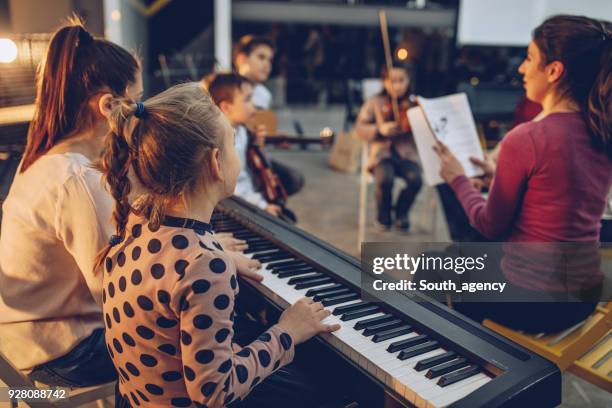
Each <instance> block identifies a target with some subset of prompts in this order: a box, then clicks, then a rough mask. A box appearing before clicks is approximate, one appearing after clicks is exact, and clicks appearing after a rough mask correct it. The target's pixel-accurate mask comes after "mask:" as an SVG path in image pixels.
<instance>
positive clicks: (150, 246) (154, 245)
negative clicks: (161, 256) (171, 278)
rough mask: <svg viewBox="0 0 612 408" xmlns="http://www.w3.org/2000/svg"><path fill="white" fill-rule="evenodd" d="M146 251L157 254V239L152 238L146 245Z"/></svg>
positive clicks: (158, 244) (158, 242) (159, 246)
mask: <svg viewBox="0 0 612 408" xmlns="http://www.w3.org/2000/svg"><path fill="white" fill-rule="evenodd" d="M147 250H148V251H149V252H150V253H152V254H156V253H158V252H159V251H160V250H161V242H160V241H159V239H157V238H153V239H152V240H150V241H149V243H148V244H147Z"/></svg>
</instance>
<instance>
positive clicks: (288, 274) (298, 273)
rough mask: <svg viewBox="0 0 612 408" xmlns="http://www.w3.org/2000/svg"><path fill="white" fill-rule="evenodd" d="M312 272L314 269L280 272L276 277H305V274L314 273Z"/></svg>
mask: <svg viewBox="0 0 612 408" xmlns="http://www.w3.org/2000/svg"><path fill="white" fill-rule="evenodd" d="M314 272H316V270H315V269H312V268H306V269H298V270H293V271H286V272H280V273H279V274H278V275H277V276H278V277H279V278H281V279H283V278H289V277H292V276H302V275H307V274H310V273H314Z"/></svg>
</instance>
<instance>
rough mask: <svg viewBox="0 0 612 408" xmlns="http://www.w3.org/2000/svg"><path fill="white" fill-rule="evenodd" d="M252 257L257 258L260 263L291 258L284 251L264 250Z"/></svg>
mask: <svg viewBox="0 0 612 408" xmlns="http://www.w3.org/2000/svg"><path fill="white" fill-rule="evenodd" d="M253 259H257V260H258V261H259V262H261V263H267V262H271V261H280V260H281V259H291V255H289V254H288V253H286V252H272V253H267V252H266V253H257V254H255V255H253Z"/></svg>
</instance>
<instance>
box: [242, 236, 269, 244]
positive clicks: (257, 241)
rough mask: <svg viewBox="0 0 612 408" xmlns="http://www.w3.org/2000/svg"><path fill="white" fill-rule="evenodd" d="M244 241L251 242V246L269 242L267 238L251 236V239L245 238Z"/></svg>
mask: <svg viewBox="0 0 612 408" xmlns="http://www.w3.org/2000/svg"><path fill="white" fill-rule="evenodd" d="M243 241H246V243H247V244H249V246H254V245H262V244H265V243H267V242H269V241H268V240H267V239H264V238H250V239H245V240H243Z"/></svg>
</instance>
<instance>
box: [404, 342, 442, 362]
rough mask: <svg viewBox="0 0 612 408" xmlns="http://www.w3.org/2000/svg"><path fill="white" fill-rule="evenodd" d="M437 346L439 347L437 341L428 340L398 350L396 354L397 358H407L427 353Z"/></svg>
mask: <svg viewBox="0 0 612 408" xmlns="http://www.w3.org/2000/svg"><path fill="white" fill-rule="evenodd" d="M437 348H440V345H439V344H438V342H437V341H435V340H433V341H428V342H427V343H423V344H419V345H418V346H414V347H411V348H409V349H406V350H402V351H400V353H399V354H398V355H397V358H399V359H400V360H407V359H409V358H412V357H416V356H420V355H421V354H425V353H428V352H430V351H433V350H435V349H437Z"/></svg>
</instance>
